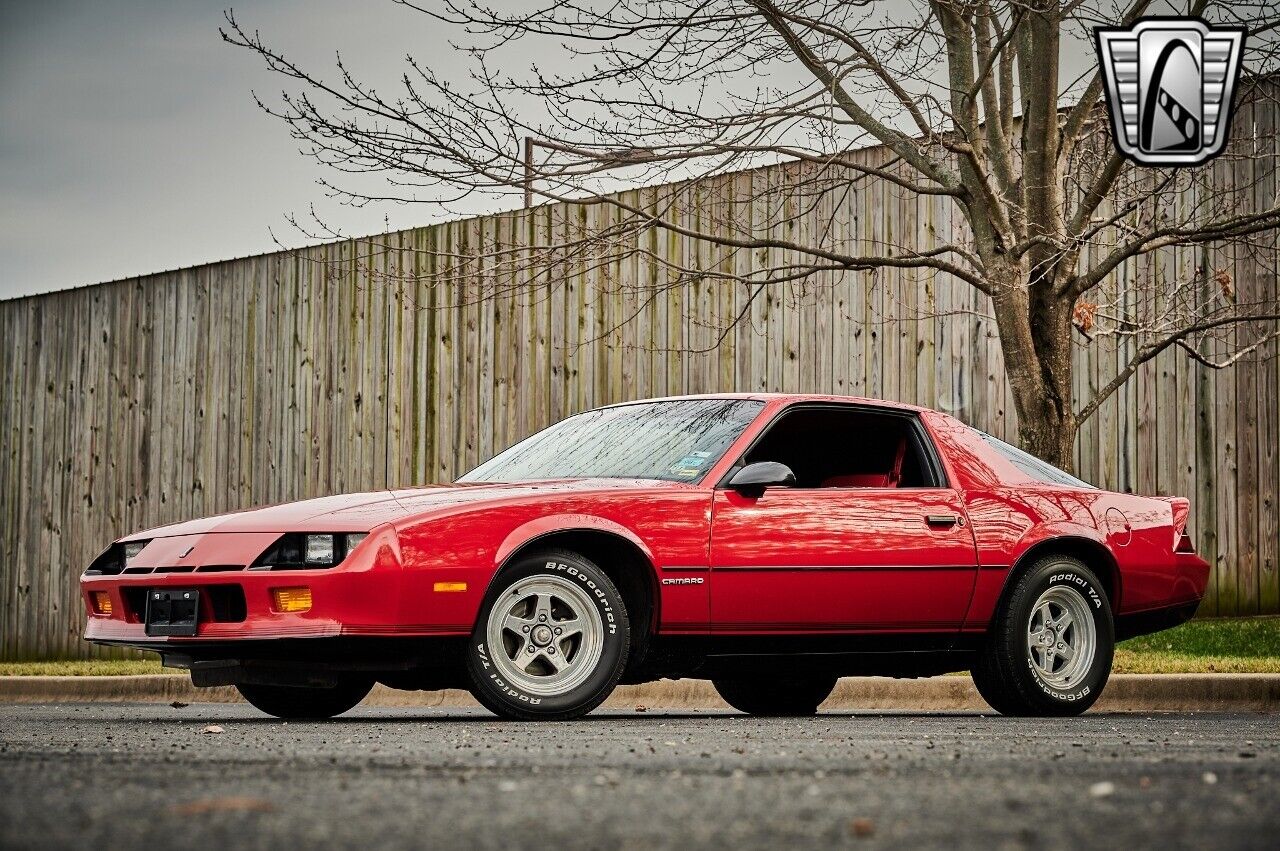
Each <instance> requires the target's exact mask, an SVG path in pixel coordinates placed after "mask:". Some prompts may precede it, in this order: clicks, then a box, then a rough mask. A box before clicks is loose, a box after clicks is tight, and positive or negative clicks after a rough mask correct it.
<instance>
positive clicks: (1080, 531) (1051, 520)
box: [964, 486, 1105, 629]
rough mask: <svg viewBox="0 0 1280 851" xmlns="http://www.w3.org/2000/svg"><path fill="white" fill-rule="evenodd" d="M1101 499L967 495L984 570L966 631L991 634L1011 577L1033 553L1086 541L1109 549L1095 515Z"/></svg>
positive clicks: (1050, 490)
mask: <svg viewBox="0 0 1280 851" xmlns="http://www.w3.org/2000/svg"><path fill="white" fill-rule="evenodd" d="M1100 493H1101V491H1092V490H1085V489H1076V488H1058V487H1047V486H1046V487H1042V488H1037V487H1029V486H1019V487H985V488H980V489H973V490H967V491H965V492H964V499H965V509H966V511H967V512H968V515H969V522H970V524H971V525H972V527H973V538H974V542H975V545H976V546H977V548H978V564H979V566H980V568H981V569H980V570H979V571H978V582H977V587H976V588H975V589H974V595H973V603H972V604H971V605H970V607H969V615H968V617H967V618H966V619H965V629H985V628H986V626H987V624H988V623H989V622H990V621H991V617H992V615H994V614H995V608H996V604H997V603H998V602H999V601H1000V595H1001V593H1002V592H1003V590H1004V586H1005V582H1006V580H1007V579H1008V577H1009V572H1010V571H1011V570H1012V569H1013V566H1014V565H1016V564H1017V563H1018V560H1019V559H1021V558H1022V557H1023V556H1024V555H1026V553H1027V551H1028V550H1030V549H1031V548H1032V547H1035V546H1036V545H1037V544H1041V543H1043V542H1045V541H1047V540H1050V539H1053V538H1082V539H1085V540H1089V541H1094V542H1096V543H1100V544H1104V545H1105V541H1104V540H1103V536H1102V534H1101V532H1100V531H1099V530H1098V528H1097V527H1096V525H1095V524H1094V520H1093V513H1092V511H1091V510H1090V505H1091V503H1092V502H1093V501H1094V500H1096V499H1097V498H1098V496H1099V494H1100Z"/></svg>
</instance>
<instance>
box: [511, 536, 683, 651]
mask: <svg viewBox="0 0 1280 851" xmlns="http://www.w3.org/2000/svg"><path fill="white" fill-rule="evenodd" d="M542 549H565V550H572V551H573V552H575V553H579V554H581V555H582V556H584V557H585V558H588V559H590V560H591V561H593V562H594V563H595V564H596V566H597V567H599V568H600V569H601V570H603V571H604V573H605V575H606V576H608V577H609V579H610V581H612V582H613V584H614V585H615V586H617V588H618V593H619V594H621V595H622V602H623V603H624V604H625V605H626V607H627V617H628V618H629V619H630V621H631V642H632V646H633V648H636V649H639V650H642V649H643V648H644V647H645V646H646V645H647V644H648V638H649V636H650V635H652V634H653V631H654V629H655V628H656V627H657V624H658V599H659V597H658V584H657V574H656V572H655V571H654V567H653V563H652V562H650V561H649V558H648V556H646V555H645V554H644V552H643V551H642V550H641V549H640V548H639V547H637V546H636V545H635V544H633V543H632V542H631V541H628V540H627V539H626V538H624V537H622V536H621V535H615V534H613V533H612V532H600V531H596V530H593V529H566V530H563V531H560V532H551V533H550V534H547V535H540V536H539V537H537V538H534V539H533V540H531V541H527V542H526V543H524V544H522V545H521V546H520V547H519V548H518V549H517V550H516V551H515V552H513V553H512V554H511V555H510V556H508V557H507V560H506V562H504V563H503V565H502V567H503V568H505V567H506V566H507V565H509V564H514V563H515V562H516V561H517V560H519V559H520V558H522V557H524V556H526V555H528V554H529V553H531V552H537V551H538V550H542ZM636 655H637V656H638V655H641V654H636Z"/></svg>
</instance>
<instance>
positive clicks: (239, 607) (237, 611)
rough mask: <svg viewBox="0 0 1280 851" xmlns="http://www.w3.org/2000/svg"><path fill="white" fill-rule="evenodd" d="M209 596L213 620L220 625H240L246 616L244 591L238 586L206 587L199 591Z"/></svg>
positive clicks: (246, 608)
mask: <svg viewBox="0 0 1280 851" xmlns="http://www.w3.org/2000/svg"><path fill="white" fill-rule="evenodd" d="M200 590H201V591H203V592H204V593H205V594H207V595H208V596H209V605H210V606H211V607H212V608H213V619H214V620H215V621H218V622H220V623H240V622H241V621H243V620H244V619H245V617H247V616H248V614H249V612H248V607H247V606H246V605H245V602H244V589H243V588H241V587H240V586H239V585H206V586H203V587H202V588H201V589H200Z"/></svg>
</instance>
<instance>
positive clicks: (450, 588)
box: [432, 582, 467, 594]
mask: <svg viewBox="0 0 1280 851" xmlns="http://www.w3.org/2000/svg"><path fill="white" fill-rule="evenodd" d="M432 590H434V591H435V592H437V593H442V594H456V593H458V592H459V591H466V590H467V583H465V582H437V583H436V584H435V585H434V586H433V587H432Z"/></svg>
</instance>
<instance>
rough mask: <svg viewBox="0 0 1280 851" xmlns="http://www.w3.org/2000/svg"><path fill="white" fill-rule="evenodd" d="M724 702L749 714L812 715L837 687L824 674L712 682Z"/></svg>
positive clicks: (829, 677)
mask: <svg viewBox="0 0 1280 851" xmlns="http://www.w3.org/2000/svg"><path fill="white" fill-rule="evenodd" d="M711 684H712V685H714V686H715V688H716V691H717V692H719V693H720V696H721V697H722V698H724V702H725V703H727V704H729V705H730V706H732V707H733V708H734V709H737V710H738V711H740V712H745V713H747V714H748V715H772V716H779V715H813V714H814V713H816V712H817V711H818V707H819V706H820V705H821V704H822V701H824V700H826V699H827V697H828V696H830V694H831V691H832V689H834V688H835V687H836V678H835V677H831V676H824V675H810V676H780V677H773V676H767V675H766V676H762V677H759V678H753V679H746V678H736V677H735V678H732V679H718V680H712V681H711Z"/></svg>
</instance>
